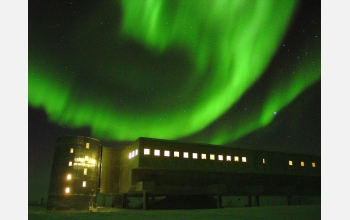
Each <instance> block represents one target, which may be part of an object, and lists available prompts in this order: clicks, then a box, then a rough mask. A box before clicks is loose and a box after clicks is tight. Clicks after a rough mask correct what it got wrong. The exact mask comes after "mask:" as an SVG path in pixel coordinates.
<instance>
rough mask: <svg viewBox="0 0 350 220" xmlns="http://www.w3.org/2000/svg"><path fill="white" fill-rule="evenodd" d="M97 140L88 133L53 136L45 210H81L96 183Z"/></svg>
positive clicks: (99, 158)
mask: <svg viewBox="0 0 350 220" xmlns="http://www.w3.org/2000/svg"><path fill="white" fill-rule="evenodd" d="M101 149H102V146H101V144H100V141H99V140H97V139H94V138H90V137H82V136H62V137H58V138H57V139H56V143H55V153H54V158H53V163H52V169H51V177H50V185H49V197H48V203H47V211H59V210H85V209H88V207H89V202H94V201H95V199H96V193H97V192H98V191H99V185H100V164H101Z"/></svg>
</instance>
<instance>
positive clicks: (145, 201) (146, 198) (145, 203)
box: [142, 190, 148, 210]
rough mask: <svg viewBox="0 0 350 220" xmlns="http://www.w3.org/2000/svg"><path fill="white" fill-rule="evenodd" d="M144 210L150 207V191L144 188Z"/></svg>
mask: <svg viewBox="0 0 350 220" xmlns="http://www.w3.org/2000/svg"><path fill="white" fill-rule="evenodd" d="M142 194H143V198H142V199H143V210H147V209H148V192H147V191H146V190H143V193H142Z"/></svg>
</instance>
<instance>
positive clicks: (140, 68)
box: [28, 0, 321, 144]
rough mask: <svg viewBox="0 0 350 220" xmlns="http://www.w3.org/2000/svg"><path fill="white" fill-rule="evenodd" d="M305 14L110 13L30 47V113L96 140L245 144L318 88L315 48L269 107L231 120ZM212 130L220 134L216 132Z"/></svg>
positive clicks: (200, 8)
mask: <svg viewBox="0 0 350 220" xmlns="http://www.w3.org/2000/svg"><path fill="white" fill-rule="evenodd" d="M297 8H298V2H297V1H291V0H287V1H281V0H266V1H259V0H256V1H253V0H249V1H248V0H247V1H243V0H242V1H232V0H221V1H211V0H207V1H187V0H179V1H161V0H145V1H141V2H140V1H138V0H125V1H121V2H119V1H116V3H115V4H113V7H112V6H111V5H110V4H105V5H102V6H101V7H100V8H98V9H96V12H95V13H93V14H91V16H89V17H79V18H77V19H76V20H75V22H74V23H71V24H70V23H69V31H67V32H66V33H65V36H64V38H62V36H56V37H57V38H55V37H53V38H51V39H50V38H49V37H48V36H46V35H48V34H46V35H42V36H39V34H35V33H33V34H30V36H29V39H31V38H37V39H39V40H41V42H42V46H40V47H36V48H29V64H28V66H29V67H28V101H29V105H30V106H32V107H34V108H43V109H44V110H45V111H46V112H47V114H48V116H49V117H50V120H51V121H53V122H55V123H58V124H61V125H65V126H69V127H72V128H80V127H90V128H91V131H92V136H93V137H96V138H98V139H110V140H117V141H133V140H135V139H136V138H137V137H140V136H144V137H153V138H164V139H180V138H185V137H188V136H191V135H194V137H198V138H197V141H199V142H206V143H212V144H225V143H229V142H232V141H235V140H238V139H239V138H241V137H243V136H245V135H247V134H249V133H251V132H253V131H255V130H257V129H259V128H262V127H264V126H267V125H269V124H270V123H271V122H272V121H273V120H274V117H275V114H274V113H275V112H279V111H281V110H282V109H283V108H285V107H286V106H288V104H290V103H291V102H292V101H293V100H294V99H295V98H297V97H298V95H300V94H301V93H302V92H303V91H305V90H306V89H307V88H308V87H310V86H311V85H313V84H314V83H315V82H318V81H320V78H321V64H320V62H321V54H320V49H318V48H311V49H313V50H314V51H315V52H314V53H312V54H310V55H309V56H308V57H307V59H303V60H300V61H295V62H298V65H295V66H294V67H293V68H290V67H289V68H287V69H285V70H284V71H285V72H286V74H283V75H277V76H276V77H275V78H273V79H272V80H271V82H270V84H269V86H268V89H267V90H266V91H264V92H263V91H262V92H261V94H260V96H261V97H263V99H264V100H265V102H264V105H259V107H256V108H257V110H256V111H254V113H251V114H247V115H237V116H236V117H233V118H231V119H230V120H225V113H227V112H228V111H229V109H231V108H232V107H233V106H235V104H236V103H237V102H239V100H240V99H241V98H242V96H244V95H245V94H246V93H247V92H248V91H249V90H250V89H251V88H252V87H253V86H254V85H255V83H256V82H257V80H258V79H259V78H261V77H262V76H263V75H264V73H265V71H266V69H267V68H268V67H269V64H270V62H271V60H272V59H273V58H274V56H275V55H276V52H277V50H278V48H279V47H280V45H281V41H282V40H283V38H284V37H285V35H286V33H287V31H288V27H289V25H290V24H291V22H292V21H293V17H294V15H295V12H296V10H297ZM116 14H117V15H116ZM107 15H108V16H107ZM106 16H107V17H106ZM118 16H119V17H118ZM107 18H108V19H107ZM111 18H113V19H114V22H111V23H113V24H110V25H108V26H107V25H105V24H107V21H108V22H109V21H110V19H111ZM101 21H103V22H101ZM66 24H68V22H67V23H66ZM59 40H60V41H62V42H61V43H60V44H59V45H58V44H57V45H56V44H55V42H56V41H59ZM317 51H318V52H317ZM250 105H251V106H254V105H258V101H256V100H255V99H252V100H251V103H250ZM232 124H233V126H232ZM208 126H213V127H215V129H214V131H213V132H210V134H208V131H205V129H206V128H207V127H208ZM201 133H203V134H208V135H204V137H203V136H201V137H200V135H198V134H201Z"/></svg>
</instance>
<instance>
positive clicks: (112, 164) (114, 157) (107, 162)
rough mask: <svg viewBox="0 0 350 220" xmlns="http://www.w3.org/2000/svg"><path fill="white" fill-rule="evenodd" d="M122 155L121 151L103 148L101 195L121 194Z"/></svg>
mask: <svg viewBox="0 0 350 220" xmlns="http://www.w3.org/2000/svg"><path fill="white" fill-rule="evenodd" d="M120 155H121V150H120V149H116V148H110V147H103V149H102V163H101V180H100V193H118V192H119V176H120Z"/></svg>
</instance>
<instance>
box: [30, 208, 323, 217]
mask: <svg viewBox="0 0 350 220" xmlns="http://www.w3.org/2000/svg"><path fill="white" fill-rule="evenodd" d="M104 211H105V212H99V213H97V212H94V213H88V212H86V213H46V212H45V208H44V207H34V206H28V219H45V220H50V219H83V220H90V219H99V220H104V219H123V220H129V219H130V220H131V219H132V220H135V219H166V220H170V219H181V220H188V219H189V220H191V219H215V220H219V219H220V220H221V219H234V220H289V219H290V220H314V219H321V205H293V206H260V207H245V208H222V209H196V210H142V209H140V210H135V209H118V208H108V209H107V210H104Z"/></svg>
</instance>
